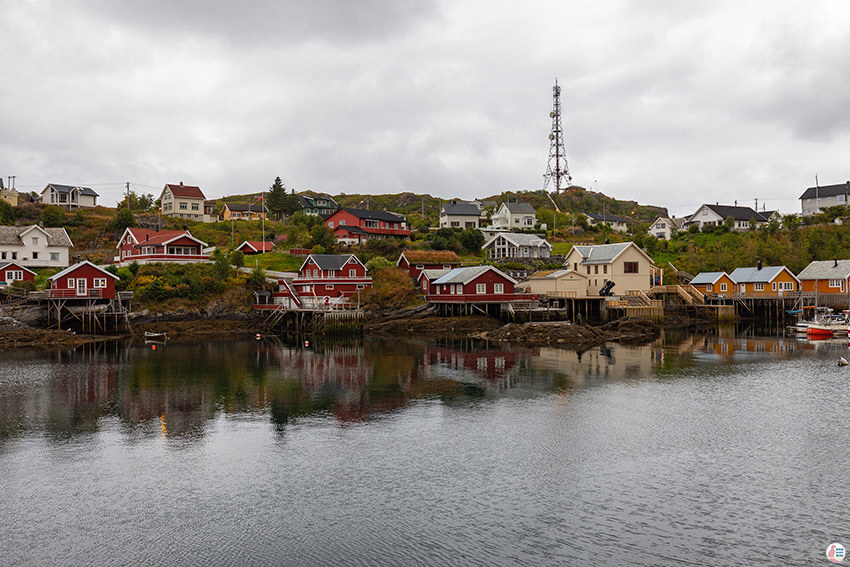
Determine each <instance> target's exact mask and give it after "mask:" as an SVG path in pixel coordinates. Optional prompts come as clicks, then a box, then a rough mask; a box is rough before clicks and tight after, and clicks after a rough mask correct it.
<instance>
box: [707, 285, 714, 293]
mask: <svg viewBox="0 0 850 567" xmlns="http://www.w3.org/2000/svg"><path fill="white" fill-rule="evenodd" d="M705 291H714V286H713V285H712V284H705Z"/></svg>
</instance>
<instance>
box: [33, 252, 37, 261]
mask: <svg viewBox="0 0 850 567" xmlns="http://www.w3.org/2000/svg"><path fill="white" fill-rule="evenodd" d="M32 259H33V260H38V252H33V253H32Z"/></svg>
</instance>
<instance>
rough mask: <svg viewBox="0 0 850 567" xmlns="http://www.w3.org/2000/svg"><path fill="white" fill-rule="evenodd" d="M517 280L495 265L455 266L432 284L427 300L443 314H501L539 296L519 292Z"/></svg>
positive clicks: (535, 299) (533, 300) (534, 300)
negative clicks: (517, 291)
mask: <svg viewBox="0 0 850 567" xmlns="http://www.w3.org/2000/svg"><path fill="white" fill-rule="evenodd" d="M516 284H517V281H516V280H515V279H513V278H512V277H510V276H509V275H507V274H505V273H504V272H502V271H500V270H498V269H496V268H495V267H493V266H471V267H467V268H455V269H453V270H449V271H448V272H446V273H445V274H444V275H442V276H440V277H439V278H437V279H435V280H433V281H432V282H431V283H430V290H429V291H430V293H429V294H428V295H426V296H425V298H426V300H427V301H428V303H431V304H434V305H437V307H438V309H439V310H440V313H442V314H464V313H467V314H472V313H476V312H477V313H482V314H489V315H499V314H500V313H501V311H502V310H504V309H512V308H513V306H514V305H516V304H529V303H531V302H536V301H537V300H538V299H539V298H538V296H536V295H533V294H529V293H516V292H515V290H514V286H515V285H516Z"/></svg>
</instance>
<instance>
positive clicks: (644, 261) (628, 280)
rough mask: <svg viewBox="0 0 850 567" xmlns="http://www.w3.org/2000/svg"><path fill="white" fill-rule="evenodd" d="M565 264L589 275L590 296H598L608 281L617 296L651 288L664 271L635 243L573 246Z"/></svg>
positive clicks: (570, 268) (569, 268) (659, 279)
mask: <svg viewBox="0 0 850 567" xmlns="http://www.w3.org/2000/svg"><path fill="white" fill-rule="evenodd" d="M564 267H565V268H567V269H568V270H573V271H575V272H581V273H583V274H584V275H586V276H587V295H598V294H599V290H601V289H602V287H603V286H605V284H606V282H609V281H610V282H613V283H614V287H613V288H612V290H611V291H612V293H613V294H614V295H623V294H625V293H626V292H627V291H629V290H633V289H639V290H641V291H648V290H649V289H650V288H651V287H652V286H653V285H660V284H661V276H662V273H663V272H662V270H661V268H658V267H656V266H655V265H654V264H653V263H652V258H650V257H649V255H647V253H646V252H644V251H643V250H641V249H640V247H639V246H638V245H637V244H635V243H634V242H620V243H617V244H592V245H586V246H573V247H572V249H571V250H570V253H569V254H567V259H566V261H565V262H564Z"/></svg>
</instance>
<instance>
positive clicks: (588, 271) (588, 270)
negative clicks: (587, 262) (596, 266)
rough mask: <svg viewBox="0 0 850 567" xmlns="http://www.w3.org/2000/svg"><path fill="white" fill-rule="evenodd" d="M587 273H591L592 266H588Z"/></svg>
mask: <svg viewBox="0 0 850 567" xmlns="http://www.w3.org/2000/svg"><path fill="white" fill-rule="evenodd" d="M587 273H588V275H589V274H590V266H587Z"/></svg>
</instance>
